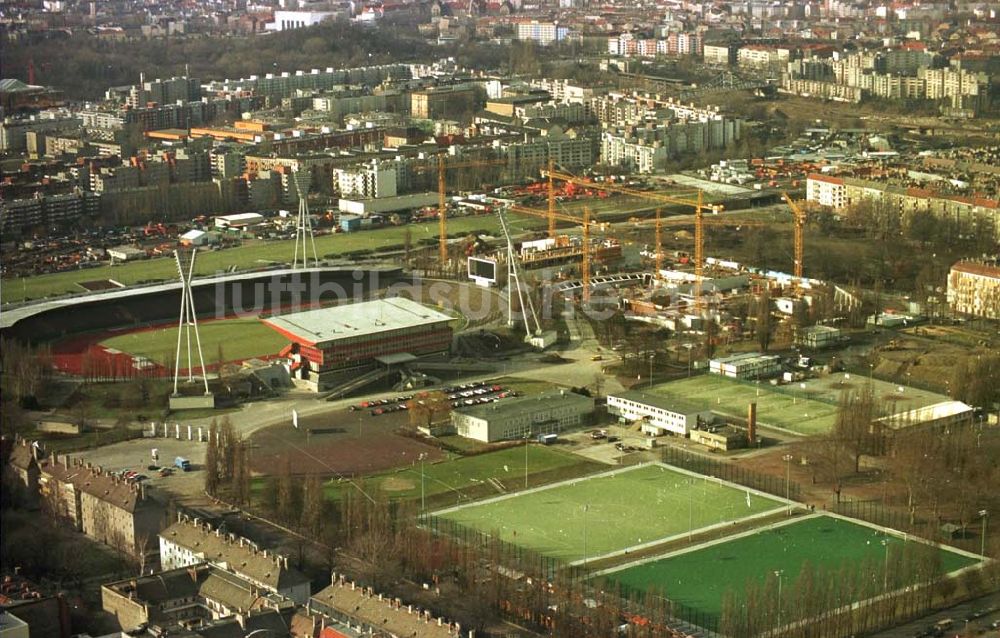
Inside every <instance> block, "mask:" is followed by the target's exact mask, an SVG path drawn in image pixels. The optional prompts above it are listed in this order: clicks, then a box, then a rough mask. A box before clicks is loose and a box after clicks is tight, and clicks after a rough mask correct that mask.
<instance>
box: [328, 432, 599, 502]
mask: <svg viewBox="0 0 1000 638" xmlns="http://www.w3.org/2000/svg"><path fill="white" fill-rule="evenodd" d="M527 451H528V474H529V481H531V478H532V476H537V475H538V474H541V473H549V472H559V471H568V472H575V473H579V472H580V471H581V470H584V469H590V468H591V467H593V468H594V469H596V468H597V467H599V464H597V463H592V462H589V461H586V460H583V459H581V458H580V457H578V456H576V455H575V454H570V453H568V452H563V451H560V450H555V449H553V448H551V447H546V446H542V445H529V446H528V450H527ZM524 455H525V449H524V446H517V447H511V448H506V449H503V450H497V451H496V452H487V453H485V454H477V455H475V456H464V457H456V458H453V459H449V460H447V461H442V462H440V463H427V464H425V465H424V496H425V497H427V498H430V497H433V496H437V495H443V494H447V493H455V494H456V496H458V492H460V491H463V490H467V489H469V488H477V487H482V486H483V485H484V484H486V481H487V480H488V479H491V478H492V479H496V480H498V481H500V483H501V484H502V485H504V486H506V487H507V488H508V489H510V490H514V489H519V488H520V487H522V486H523V485H524ZM368 484H369V485H371V486H375V487H376V488H378V489H379V490H381V491H382V492H383V493H385V494H386V495H388V496H390V497H393V498H407V499H408V498H420V464H419V463H414V464H413V465H411V466H410V467H406V468H402V469H399V470H396V471H393V472H386V473H384V474H379V475H376V476H373V477H371V478H370V479H368ZM339 489H340V487H339V486H338V485H337V484H336V483H328V484H327V487H326V494H327V497H328V498H334V499H335V498H337V497H338V494H339ZM490 491H491V493H493V494H495V493H496V490H495V488H491V489H490Z"/></svg>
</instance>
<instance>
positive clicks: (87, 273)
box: [0, 215, 546, 303]
mask: <svg viewBox="0 0 1000 638" xmlns="http://www.w3.org/2000/svg"><path fill="white" fill-rule="evenodd" d="M545 224H546V221H545V220H544V219H536V218H526V217H513V216H512V225H514V226H515V227H516V228H522V229H529V228H541V227H542V226H544V225H545ZM499 228H500V223H499V222H498V221H497V218H496V217H495V216H493V215H485V216H476V217H456V218H454V219H449V220H448V233H449V234H450V235H464V234H467V233H469V232H472V231H477V230H482V231H486V232H490V233H496V232H499ZM407 229H410V231H411V232H412V239H413V242H414V244H417V242H419V241H420V240H421V239H436V238H437V222H436V221H435V222H429V223H424V224H407V225H405V226H389V227H386V228H377V229H375V230H368V231H363V232H357V233H336V234H333V235H323V236H321V237H317V238H316V252H317V253H318V254H319V256H320V258H323V257H324V256H326V255H330V256H331V257H334V258H335V257H337V256H338V255H341V254H344V253H350V252H353V251H357V250H376V249H380V248H384V247H386V246H392V245H396V244H402V243H403V241H404V238H405V236H406V231H407ZM294 248H295V245H294V242H293V241H292V240H286V241H262V240H250V241H247V242H246V243H245V244H244V245H243V246H240V247H238V248H229V249H226V250H218V251H207V252H203V253H200V254H199V256H198V262H197V264H196V265H195V271H196V272H195V274H197V275H209V274H212V273H215V272H218V271H221V270H226V269H228V268H230V267H233V266H235V267H236V268H237V269H249V268H255V267H260V266H265V265H268V264H271V263H273V262H287V263H291V261H292V256H293V253H294ZM176 277H177V266H176V265H175V263H174V260H173V258H172V257H170V258H165V257H164V258H157V259H148V260H142V261H136V262H130V263H127V264H122V265H118V266H114V267H111V266H101V267H99V268H88V269H85V270H73V271H67V272H60V273H52V274H49V275H38V276H37V277H29V278H27V279H25V280H24V281H23V284H22V282H21V281H19V280H15V279H4V282H3V283H4V285H3V287H2V290H0V301H2V302H3V303H8V302H14V301H21V300H22V299H24V298H27V299H40V298H42V297H49V296H53V295H62V294H65V293H69V292H81V291H82V289H81V288H80V287H79V286H77V285H76V283H77V282H80V281H90V280H94V279H114V280H116V281H119V282H121V283H123V284H125V285H131V284H135V283H138V282H140V281H150V280H165V279H175V278H176Z"/></svg>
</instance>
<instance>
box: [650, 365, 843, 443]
mask: <svg viewBox="0 0 1000 638" xmlns="http://www.w3.org/2000/svg"><path fill="white" fill-rule="evenodd" d="M653 393H654V394H658V395H660V396H664V397H670V398H675V399H679V400H683V401H685V402H688V403H696V404H699V405H704V406H706V407H707V408H709V409H712V410H715V411H717V412H722V413H724V414H728V415H731V416H735V417H741V418H742V417H745V416H746V411H747V405H749V404H750V403H751V402H752V401H756V402H757V420H758V422H760V423H761V424H764V425H773V426H775V427H779V428H784V429H786V430H790V431H792V432H797V433H799V434H805V435H810V434H821V433H823V432H829V431H830V430H831V429H833V423H834V420H835V419H836V416H837V406H836V404H831V403H824V402H821V401H814V400H812V399H807V398H803V397H795V396H792V395H790V394H786V393H784V392H777V391H775V390H773V389H772V388H771V386H770V385H768V384H767V383H761V384H760V385H759V386H755V385H753V384H749V383H744V382H740V381H736V380H733V379H728V378H726V377H723V376H720V375H717V374H702V375H699V376H697V377H691V378H690V379H682V380H680V381H671V382H670V383H663V384H660V385H657V386H654V387H653Z"/></svg>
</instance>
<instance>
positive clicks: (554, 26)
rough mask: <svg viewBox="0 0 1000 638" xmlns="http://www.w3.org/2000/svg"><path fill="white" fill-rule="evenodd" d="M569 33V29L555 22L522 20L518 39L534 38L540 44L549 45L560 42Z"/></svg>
mask: <svg viewBox="0 0 1000 638" xmlns="http://www.w3.org/2000/svg"><path fill="white" fill-rule="evenodd" d="M567 35H569V29H567V28H566V27H563V26H560V25H559V24H558V23H555V22H539V21H537V20H532V21H531V22H520V23H518V25H517V39H518V40H532V41H534V42H537V43H538V44H542V45H547V44H552V43H553V42H560V41H562V40H564V39H565V38H566V36H567Z"/></svg>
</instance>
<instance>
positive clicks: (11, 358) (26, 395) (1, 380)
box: [0, 338, 52, 405]
mask: <svg viewBox="0 0 1000 638" xmlns="http://www.w3.org/2000/svg"><path fill="white" fill-rule="evenodd" d="M0 361H2V363H3V375H0V386H2V390H3V394H4V395H5V396H6V397H7V398H8V399H13V400H15V401H16V402H18V403H19V404H21V405H30V404H34V402H35V397H36V396H37V394H38V393H39V392H40V391H41V390H42V387H43V386H44V385H45V382H46V381H47V380H48V379H49V377H50V376H51V375H52V351H51V350H50V349H49V347H48V346H47V345H42V346H38V347H35V346H32V345H30V344H28V343H25V342H22V341H18V340H16V339H7V338H0Z"/></svg>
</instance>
